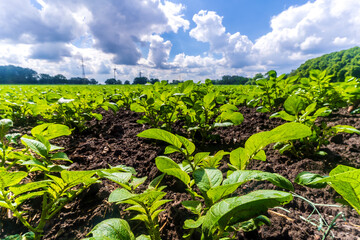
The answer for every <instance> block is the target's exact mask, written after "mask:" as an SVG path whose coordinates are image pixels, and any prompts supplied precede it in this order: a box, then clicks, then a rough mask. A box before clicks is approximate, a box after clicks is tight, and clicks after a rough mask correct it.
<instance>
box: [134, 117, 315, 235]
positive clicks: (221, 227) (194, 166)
mask: <svg viewBox="0 0 360 240" xmlns="http://www.w3.org/2000/svg"><path fill="white" fill-rule="evenodd" d="M296 127H298V128H299V130H298V131H296ZM289 129H291V131H289ZM294 129H295V132H293V131H294ZM266 133H268V134H266ZM310 133H311V132H310V130H309V129H308V127H306V126H304V125H301V124H297V123H293V124H286V125H285V127H284V126H283V127H282V128H281V127H280V128H278V129H274V130H273V131H270V132H265V133H263V134H258V135H257V136H255V135H256V134H255V135H253V136H254V137H253V138H251V137H250V138H249V140H248V141H249V142H247V145H246V147H245V148H243V150H237V151H235V152H232V153H233V159H232V160H231V161H232V165H233V167H232V169H233V170H235V171H229V172H228V177H227V178H225V179H224V178H223V173H222V172H221V171H220V170H219V169H217V167H218V166H219V164H220V161H221V159H222V158H223V156H224V155H227V154H228V153H226V152H224V151H219V152H218V153H216V154H215V155H214V156H210V153H208V152H199V153H196V154H194V152H195V150H196V148H195V145H194V144H193V143H192V142H190V141H189V140H187V139H186V138H184V137H182V136H179V135H174V134H172V133H169V132H167V131H164V130H161V129H148V130H145V131H143V132H142V133H140V134H138V136H139V137H145V138H150V139H156V140H161V141H165V142H167V143H169V144H170V146H168V147H167V148H166V149H165V154H169V153H173V152H179V153H181V154H183V156H184V160H183V161H182V163H179V164H178V163H176V162H174V161H173V160H172V159H171V158H169V157H165V156H159V157H157V158H156V159H155V163H156V166H157V168H158V169H159V170H160V171H161V172H163V173H165V174H167V175H171V176H174V177H176V178H177V179H179V180H180V181H181V182H183V183H184V184H185V186H186V191H187V192H189V193H190V195H191V197H192V199H193V200H191V201H185V202H183V205H184V207H185V208H187V209H189V210H190V211H191V212H192V213H193V214H195V215H196V218H195V219H188V220H186V221H185V223H184V228H185V229H190V231H189V233H188V234H187V235H186V236H184V237H186V238H190V237H191V235H192V234H193V233H194V231H200V232H201V235H202V239H220V238H222V237H225V236H227V237H229V236H233V233H234V232H236V231H237V230H239V229H243V230H244V229H254V228H256V227H257V226H260V225H262V224H268V222H269V221H268V219H267V218H266V217H265V216H262V214H264V213H265V212H266V211H267V209H268V208H271V207H274V206H278V205H282V204H285V203H287V202H289V201H291V199H292V195H291V194H290V193H286V192H282V191H275V190H258V191H254V192H251V193H249V194H247V195H243V196H232V195H233V194H234V192H235V191H236V190H237V189H238V188H239V187H240V186H241V185H243V184H244V183H246V182H248V181H251V180H257V181H259V180H260V181H264V180H267V181H270V182H271V183H273V184H274V185H276V186H278V187H280V188H284V189H287V190H293V187H292V184H291V183H290V182H289V181H288V180H287V179H285V178H284V177H282V176H280V175H278V174H276V173H268V172H261V171H252V170H244V169H245V166H246V165H247V163H248V162H249V159H252V158H256V156H259V157H260V156H261V159H263V155H265V153H263V152H261V151H262V148H263V147H265V146H266V145H268V144H270V143H272V142H276V141H278V139H294V138H298V137H304V136H307V135H309V134H310ZM295 135H297V136H295ZM259 152H261V153H260V154H259ZM237 154H239V155H240V156H237ZM243 157H244V158H243ZM245 158H246V159H245ZM237 168H238V169H237ZM261 219H262V220H261ZM245 226H247V227H245ZM250 226H252V227H250Z"/></svg>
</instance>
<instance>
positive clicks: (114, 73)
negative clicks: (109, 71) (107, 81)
mask: <svg viewBox="0 0 360 240" xmlns="http://www.w3.org/2000/svg"><path fill="white" fill-rule="evenodd" d="M114 79H115V80H116V67H114Z"/></svg>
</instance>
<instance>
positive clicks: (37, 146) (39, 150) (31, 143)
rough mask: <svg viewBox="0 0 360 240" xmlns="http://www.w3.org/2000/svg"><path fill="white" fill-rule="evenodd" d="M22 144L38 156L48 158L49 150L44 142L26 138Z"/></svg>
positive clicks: (23, 138)
mask: <svg viewBox="0 0 360 240" xmlns="http://www.w3.org/2000/svg"><path fill="white" fill-rule="evenodd" d="M21 142H22V143H23V144H24V145H25V146H27V147H29V148H30V149H31V150H33V151H34V152H35V153H36V154H38V155H40V156H43V157H47V156H48V150H47V148H46V146H45V145H44V144H43V143H42V142H40V141H38V140H34V139H29V138H25V137H22V138H21Z"/></svg>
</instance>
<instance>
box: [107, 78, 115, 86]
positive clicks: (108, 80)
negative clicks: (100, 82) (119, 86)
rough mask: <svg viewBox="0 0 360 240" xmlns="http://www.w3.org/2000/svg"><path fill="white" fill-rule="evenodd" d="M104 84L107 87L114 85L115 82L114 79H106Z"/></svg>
mask: <svg viewBox="0 0 360 240" xmlns="http://www.w3.org/2000/svg"><path fill="white" fill-rule="evenodd" d="M105 84H107V85H113V84H116V80H115V78H109V79H106V81H105Z"/></svg>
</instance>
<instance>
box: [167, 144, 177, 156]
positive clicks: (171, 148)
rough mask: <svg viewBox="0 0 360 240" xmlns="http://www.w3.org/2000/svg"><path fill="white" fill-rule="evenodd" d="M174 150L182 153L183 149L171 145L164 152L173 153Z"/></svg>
mask: <svg viewBox="0 0 360 240" xmlns="http://www.w3.org/2000/svg"><path fill="white" fill-rule="evenodd" d="M174 152H180V153H181V150H180V149H179V148H177V147H175V146H173V145H169V146H167V147H166V148H165V150H164V154H166V155H167V154H171V153H174Z"/></svg>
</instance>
